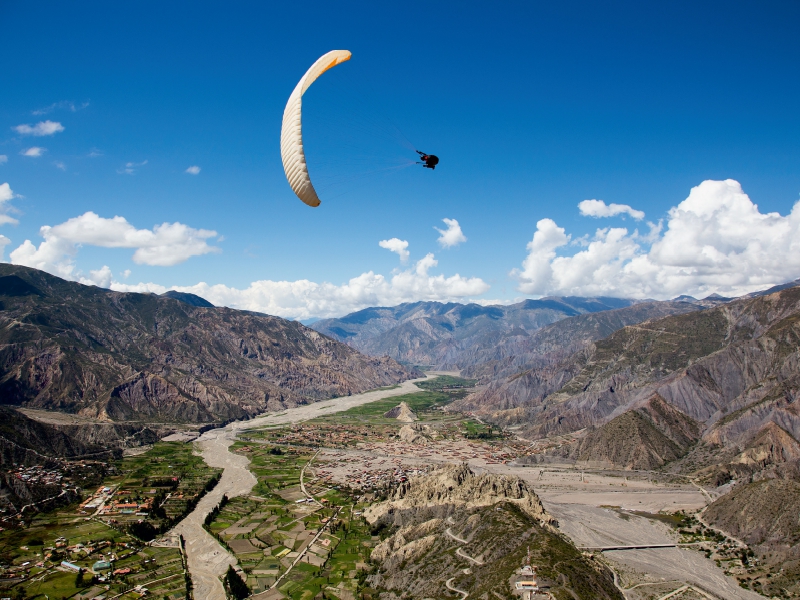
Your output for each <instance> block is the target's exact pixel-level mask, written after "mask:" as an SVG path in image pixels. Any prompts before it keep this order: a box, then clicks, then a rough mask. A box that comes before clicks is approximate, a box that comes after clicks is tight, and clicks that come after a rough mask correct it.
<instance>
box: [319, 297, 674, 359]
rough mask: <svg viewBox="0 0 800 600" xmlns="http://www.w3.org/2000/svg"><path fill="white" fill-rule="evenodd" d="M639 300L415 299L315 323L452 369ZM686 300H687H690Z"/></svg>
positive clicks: (354, 342)
mask: <svg viewBox="0 0 800 600" xmlns="http://www.w3.org/2000/svg"><path fill="white" fill-rule="evenodd" d="M632 304H636V301H634V300H625V299H620V298H578V297H563V298H542V299H540V300H525V301H524V302H520V303H518V304H513V305H510V306H480V305H478V304H458V303H448V304H443V303H440V302H414V303H410V304H400V305H399V306H395V307H391V308H389V307H376V308H367V309H364V310H361V311H358V312H355V313H352V314H349V315H347V316H345V317H341V318H339V319H323V320H320V321H317V322H316V323H314V324H312V325H311V327H312V328H313V329H315V330H317V331H320V332H322V333H324V334H326V335H329V336H331V337H333V338H335V339H338V340H340V341H343V342H345V343H347V344H349V345H350V346H352V347H353V348H356V349H357V350H359V351H361V352H364V353H365V354H369V355H371V356H391V357H392V358H394V359H396V360H399V361H402V362H404V363H410V364H417V365H432V366H436V368H439V369H443V370H448V369H451V368H464V367H465V366H468V365H470V364H476V363H475V361H476V360H477V361H481V360H484V359H485V357H483V355H482V353H481V351H479V352H478V354H477V355H476V356H475V357H472V354H473V352H474V351H475V350H476V349H489V348H494V347H498V346H502V345H503V340H505V339H506V338H509V340H510V341H509V349H510V347H511V346H513V344H514V342H513V340H514V339H515V338H517V337H519V336H523V337H524V336H525V335H526V333H527V332H532V331H535V330H537V329H539V328H541V327H543V326H546V325H549V324H551V323H553V322H555V321H560V320H562V319H564V318H566V317H571V316H575V315H580V314H584V313H595V312H600V311H607V310H612V309H616V308H622V307H626V306H630V305H632ZM687 306H689V305H688V304H687Z"/></svg>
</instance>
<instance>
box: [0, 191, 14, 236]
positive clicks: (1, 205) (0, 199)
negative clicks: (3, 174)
mask: <svg viewBox="0 0 800 600" xmlns="http://www.w3.org/2000/svg"><path fill="white" fill-rule="evenodd" d="M16 197H17V194H15V193H14V191H13V190H12V189H11V186H10V185H9V184H8V183H0V225H7V224H9V223H10V224H12V225H16V224H17V223H19V221H17V220H16V219H15V218H13V217H11V216H9V215H8V214H7V213H8V211H13V209H12V208H11V206H10V205H8V204H6V203H7V202H9V201H10V200H13V199H14V198H16ZM5 239H8V238H5Z"/></svg>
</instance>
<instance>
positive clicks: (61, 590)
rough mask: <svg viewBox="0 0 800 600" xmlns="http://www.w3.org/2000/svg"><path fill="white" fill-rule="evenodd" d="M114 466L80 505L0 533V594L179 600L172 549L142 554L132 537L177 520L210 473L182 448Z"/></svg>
mask: <svg viewBox="0 0 800 600" xmlns="http://www.w3.org/2000/svg"><path fill="white" fill-rule="evenodd" d="M114 466H115V467H116V468H115V469H114V472H115V473H116V474H115V475H113V476H111V477H109V478H108V479H106V480H105V481H104V482H103V483H102V485H100V486H99V487H97V488H93V489H92V490H91V491H89V493H88V494H86V495H85V498H84V499H83V500H82V501H81V502H80V503H77V504H73V505H70V506H66V507H63V508H60V509H57V510H54V511H50V512H46V513H40V514H38V515H36V516H35V517H34V518H33V519H32V520H31V521H30V523H29V524H28V525H27V526H26V527H19V528H8V529H5V530H3V531H0V572H1V573H2V574H1V575H0V589H2V592H0V593H2V594H3V595H6V596H8V597H10V598H15V599H16V598H26V599H37V600H38V599H41V600H44V599H45V598H51V599H52V598H94V597H96V596H101V595H102V596H105V597H107V598H110V597H118V598H120V599H123V600H132V599H133V598H139V597H141V595H142V594H141V592H142V591H143V588H144V589H147V590H148V591H149V594H150V595H151V596H154V597H157V598H169V599H170V600H175V599H177V598H184V597H185V596H186V580H185V576H184V567H183V558H182V556H181V551H180V549H178V548H160V547H148V546H147V545H146V544H145V543H144V542H143V540H142V539H138V538H137V537H136V536H135V535H132V531H137V532H138V531H139V530H142V531H145V532H149V531H151V530H152V531H157V530H158V529H159V528H161V527H166V526H168V525H169V523H170V522H171V520H175V519H179V518H181V517H182V515H183V514H184V512H185V511H186V510H187V508H190V507H191V506H192V505H193V504H192V501H193V499H194V498H196V497H197V496H199V495H200V494H201V493H202V491H203V490H204V489H205V487H206V486H208V485H209V482H211V481H214V479H215V477H216V476H217V474H218V470H215V469H211V468H209V467H208V466H207V465H206V464H205V463H204V462H203V460H202V459H201V458H200V457H198V456H195V455H194V454H193V448H192V445H191V444H182V443H159V444H156V445H155V446H154V447H153V448H151V449H150V450H148V451H147V452H145V453H143V454H140V455H138V456H131V457H126V458H124V459H122V460H121V461H119V462H118V463H116V465H114ZM143 525H144V527H143ZM145 537H147V536H145ZM137 588H138V589H137Z"/></svg>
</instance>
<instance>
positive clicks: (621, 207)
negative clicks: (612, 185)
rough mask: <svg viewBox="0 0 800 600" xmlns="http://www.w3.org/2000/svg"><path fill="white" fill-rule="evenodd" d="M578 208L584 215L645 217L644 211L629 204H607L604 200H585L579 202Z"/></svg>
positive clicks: (638, 219) (637, 218) (639, 218)
mask: <svg viewBox="0 0 800 600" xmlns="http://www.w3.org/2000/svg"><path fill="white" fill-rule="evenodd" d="M578 208H579V209H580V211H581V214H582V215H583V216H584V217H595V218H596V219H597V218H600V217H615V216H617V215H625V214H627V215H630V216H631V217H633V218H634V219H636V220H637V221H641V220H642V219H644V213H643V212H642V211H641V210H636V209H635V208H632V207H630V206H628V205H627V204H614V203H613V202H612V203H611V204H606V203H605V202H603V201H602V200H584V201H583V202H581V203H580V204H578Z"/></svg>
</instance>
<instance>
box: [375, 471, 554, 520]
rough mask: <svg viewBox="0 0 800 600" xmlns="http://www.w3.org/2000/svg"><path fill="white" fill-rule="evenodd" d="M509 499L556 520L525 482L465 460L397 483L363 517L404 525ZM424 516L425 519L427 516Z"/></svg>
mask: <svg viewBox="0 0 800 600" xmlns="http://www.w3.org/2000/svg"><path fill="white" fill-rule="evenodd" d="M498 502H511V503H513V504H515V505H516V506H518V507H519V509H520V510H522V512H524V513H525V514H527V515H528V516H529V517H531V518H533V519H536V520H537V521H539V522H540V523H542V524H551V523H555V521H554V520H553V518H552V517H551V516H550V515H548V514H547V513H546V512H545V510H544V507H543V506H542V502H541V500H539V497H538V496H537V495H536V494H535V493H534V491H533V490H532V489H531V488H530V487H529V486H528V484H527V483H525V482H524V481H522V480H521V479H517V478H515V477H506V476H502V475H494V474H490V473H484V474H481V475H476V474H475V473H473V472H472V471H471V470H470V468H469V466H468V465H466V464H462V465H458V466H448V467H444V468H442V469H437V470H435V471H433V472H432V473H430V474H428V475H426V476H423V477H412V478H411V479H409V480H408V481H407V482H405V483H402V484H400V486H399V487H398V488H397V490H396V491H395V492H394V494H392V496H391V497H390V498H389V499H388V500H387V501H386V502H381V503H379V504H374V505H372V506H370V507H369V508H368V509H367V510H366V511H365V512H364V517H365V518H366V519H367V521H368V522H369V523H371V524H374V523H377V522H391V523H392V524H393V525H396V526H403V525H404V524H406V523H408V522H412V521H419V519H420V515H429V516H430V518H445V517H447V516H448V515H449V514H450V513H452V512H453V511H454V510H470V509H474V508H477V507H481V506H493V505H495V504H497V503H498ZM426 520H427V519H426Z"/></svg>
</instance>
